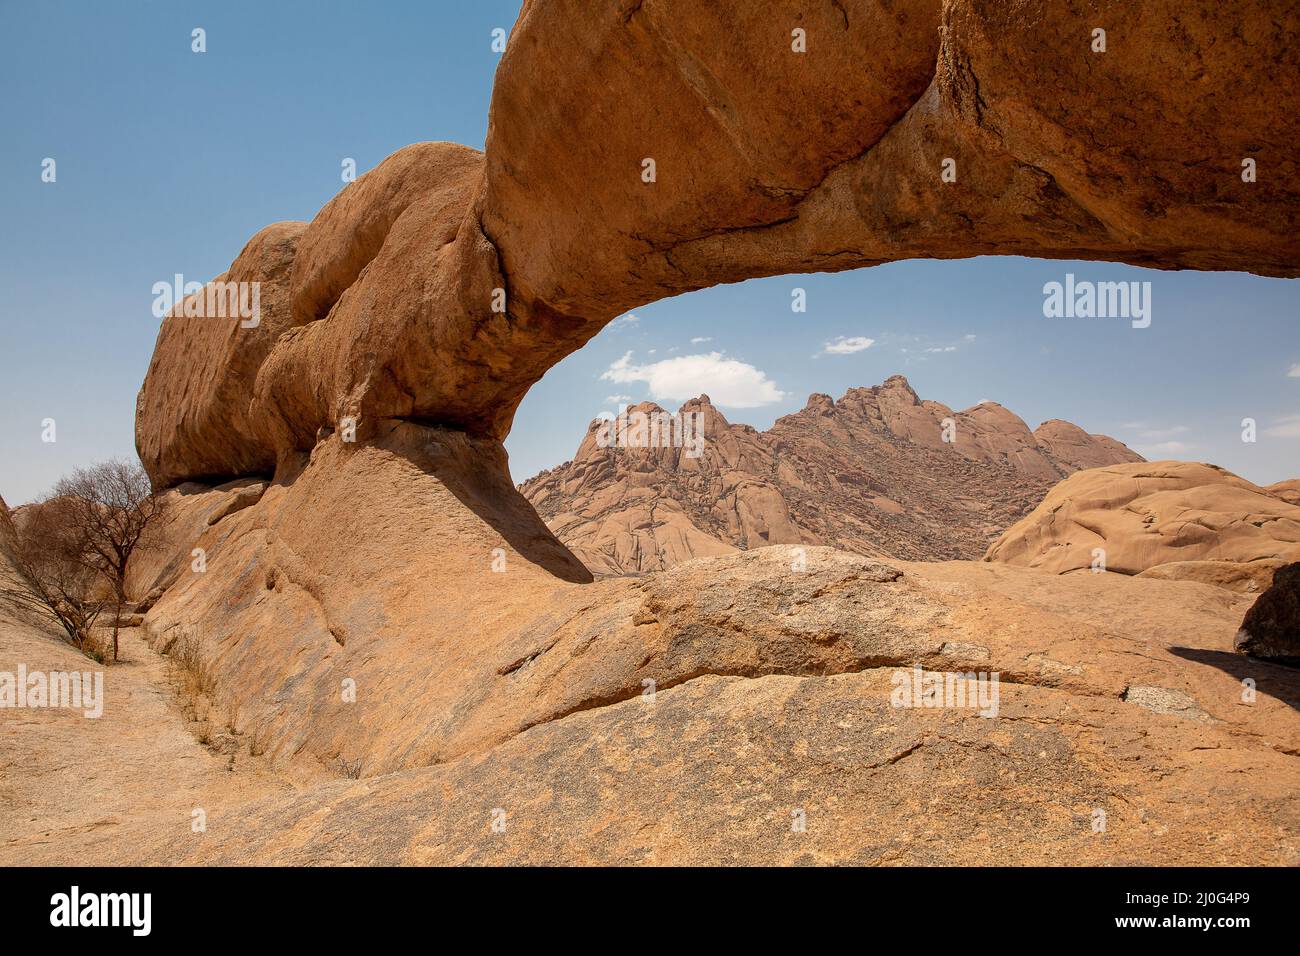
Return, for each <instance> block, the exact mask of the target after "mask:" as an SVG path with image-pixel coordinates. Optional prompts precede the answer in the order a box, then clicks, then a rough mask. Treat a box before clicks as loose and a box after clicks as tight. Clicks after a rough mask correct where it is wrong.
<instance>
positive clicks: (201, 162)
mask: <svg viewBox="0 0 1300 956" xmlns="http://www.w3.org/2000/svg"><path fill="white" fill-rule="evenodd" d="M518 6H519V5H518V2H492V0H476V2H474V3H461V2H455V3H453V2H445V3H440V2H436V0H433V2H424V3H399V2H383V3H377V4H357V3H343V2H338V3H331V2H313V3H293V2H277V3H254V2H223V3H220V4H217V3H214V2H203V3H186V2H141V0H136V2H132V3H130V4H98V3H91V2H53V3H48V4H36V3H29V2H13V0H0V83H2V84H3V89H4V90H5V95H4V97H3V99H2V100H0V131H2V132H0V222H3V224H4V228H3V229H0V292H2V293H3V294H2V295H0V338H2V341H3V347H2V348H0V382H2V383H3V390H4V391H3V395H4V401H5V410H4V414H3V416H0V494H3V495H4V497H5V499H6V500H7V501H9V502H10V503H11V504H15V503H18V502H22V501H25V500H29V499H31V498H32V497H34V496H36V495H38V494H40V493H41V492H42V491H44V490H45V489H47V488H48V487H49V486H50V485H51V484H53V482H54V480H55V479H56V478H57V477H58V476H59V475H60V474H62V473H64V472H66V471H67V470H69V469H71V468H72V467H75V466H77V465H82V464H87V463H89V462H91V461H93V460H96V459H99V458H104V457H108V456H114V455H130V454H132V453H133V431H132V430H133V417H134V409H135V395H136V392H137V390H138V389H139V386H140V382H141V380H142V378H143V376H144V372H145V369H146V368H147V365H148V361H149V356H150V352H151V351H152V348H153V342H154V338H155V335H156V333H157V320H156V319H155V318H154V317H153V315H152V314H151V304H152V301H153V296H152V293H151V287H152V285H153V283H154V282H157V281H159V280H169V279H170V277H171V276H172V275H173V274H174V273H177V272H180V273H183V274H184V275H185V276H186V277H187V279H207V278H210V277H212V276H215V275H217V274H219V273H220V272H222V271H223V270H224V269H225V268H226V266H227V265H228V264H229V263H230V261H231V260H232V259H233V258H234V256H235V255H236V254H237V253H238V252H239V250H240V249H241V248H242V246H243V244H244V243H245V242H246V241H247V239H248V238H249V237H250V236H251V235H252V234H253V233H254V232H256V231H257V230H258V229H260V228H261V227H262V226H264V225H266V224H267V223H270V222H274V221H277V220H284V219H310V218H311V217H312V216H313V215H314V214H315V213H316V211H317V210H318V209H319V208H320V207H321V206H322V205H323V204H324V203H325V202H326V201H328V200H329V198H330V197H331V196H333V195H334V194H335V193H336V192H337V191H338V190H339V188H341V186H342V182H341V181H340V163H341V161H342V160H343V159H344V158H345V157H352V158H355V159H356V161H357V166H358V169H359V170H361V171H364V170H366V169H369V168H371V167H373V166H374V165H376V164H377V163H378V162H379V161H380V160H382V159H383V158H384V157H385V156H387V155H388V154H390V153H392V152H393V151H395V150H397V149H399V148H401V147H402V146H405V145H407V144H408V143H412V142H416V141H420V140H435V139H445V140H452V141H455V142H460V143H465V144H467V145H470V146H474V147H476V148H481V147H482V145H483V140H484V135H485V133H486V128H487V107H488V101H489V97H490V94H491V85H492V76H493V72H494V70H495V69H496V65H497V62H498V59H499V58H498V55H497V54H496V53H494V52H492V50H491V32H492V29H493V28H494V27H498V26H500V27H505V28H509V26H510V25H511V23H512V22H513V20H514V17H515V15H516V13H517V11H518ZM195 27H202V28H204V29H205V30H206V32H207V46H208V49H207V52H206V53H203V54H195V53H192V52H191V49H190V44H191V39H190V37H191V31H192V30H193V29H194V28H195ZM45 157H52V158H54V159H55V160H56V162H57V164H58V165H57V172H58V179H57V182H55V183H43V182H42V181H41V163H42V160H43V159H44V158H45ZM1067 272H1073V273H1074V274H1075V275H1076V276H1077V277H1078V278H1080V279H1091V280H1094V281H1104V280H1115V279H1128V280H1139V281H1150V282H1151V283H1152V297H1153V299H1152V301H1153V314H1152V323H1151V326H1150V327H1149V328H1146V329H1134V328H1132V327H1131V326H1130V325H1129V323H1128V322H1126V321H1124V320H1120V319H1047V318H1044V316H1043V312H1042V304H1043V293H1042V288H1043V284H1044V283H1045V282H1049V281H1063V280H1064V277H1065V274H1066V273H1067ZM796 287H800V288H803V289H805V290H806V293H807V299H808V308H807V312H806V313H802V314H794V313H792V312H791V309H790V301H791V300H790V291H791V289H793V288H796ZM634 314H635V316H636V319H635V321H631V320H629V321H622V322H618V323H615V324H613V325H611V326H610V327H608V328H606V329H605V330H604V331H603V332H602V333H601V334H600V335H599V336H597V338H596V339H595V340H593V341H592V342H591V343H590V344H589V345H588V346H587V347H586V348H585V349H583V350H582V351H581V352H579V353H577V354H575V355H573V356H570V357H569V358H568V359H566V360H565V361H564V362H562V363H561V364H560V365H558V366H557V367H556V368H554V369H552V370H551V371H550V372H549V373H548V374H547V376H546V377H545V378H544V379H543V380H542V382H541V383H540V384H539V385H538V386H537V387H535V388H534V390H533V391H532V393H530V395H529V396H528V398H527V399H526V400H525V402H524V405H523V407H522V408H521V410H520V412H519V415H518V417H517V418H516V425H515V429H514V432H513V433H512V434H511V436H510V439H509V441H508V442H507V447H508V449H509V450H510V454H511V467H512V471H513V473H514V476H515V478H516V479H517V480H522V479H523V478H526V477H528V476H530V475H532V474H534V473H535V472H536V471H538V470H539V469H541V468H543V467H547V466H550V465H554V464H557V463H559V462H561V461H564V460H566V459H567V458H568V457H569V456H570V455H571V454H572V452H573V450H574V449H575V448H576V447H577V444H578V441H579V439H580V438H581V435H582V433H583V431H584V429H585V426H586V424H587V422H588V421H589V420H590V419H591V418H593V417H595V416H596V415H598V414H599V413H600V412H602V411H615V410H616V404H615V402H616V397H617V396H627V397H628V398H630V399H632V400H641V399H644V398H647V397H659V398H661V399H662V400H663V404H667V405H674V407H675V401H674V399H675V398H676V397H678V396H675V395H672V394H664V392H665V391H666V392H670V393H671V392H685V391H687V390H691V389H693V391H692V392H691V393H692V394H694V393H697V392H698V391H707V392H709V393H710V394H711V395H713V398H714V399H715V402H717V403H718V404H719V405H720V406H721V407H722V408H723V411H724V412H725V413H726V414H727V415H728V417H729V418H731V419H732V420H733V421H744V422H748V423H750V424H753V425H755V426H758V427H766V426H767V425H769V424H770V423H771V422H772V421H773V420H774V419H775V418H776V417H778V416H779V415H782V414H786V413H788V412H791V411H794V410H797V409H798V408H800V407H802V405H803V404H804V402H805V401H806V399H807V396H808V394H809V393H811V392H828V393H830V394H831V395H834V396H836V397H838V396H839V395H840V394H842V393H843V391H844V390H845V389H846V388H849V387H852V386H855V385H871V384H876V383H878V382H880V381H882V380H883V379H884V378H886V377H887V376H889V375H891V374H894V373H902V374H905V375H907V376H908V378H909V379H910V380H911V382H912V384H913V386H914V387H915V388H916V390H917V392H919V393H920V394H921V396H922V397H924V398H934V399H937V400H939V401H942V402H945V403H947V404H949V405H951V406H953V407H955V408H961V407H965V406H968V405H971V404H974V403H976V402H978V401H980V400H983V399H992V400H996V401H1000V402H1002V403H1003V404H1005V405H1007V406H1008V407H1009V408H1011V409H1013V410H1014V411H1016V412H1017V413H1019V414H1020V415H1021V416H1022V417H1023V418H1025V419H1026V420H1027V421H1028V422H1029V424H1030V426H1031V427H1032V426H1034V425H1037V424H1038V423H1039V422H1040V421H1042V420H1043V419H1046V418H1054V417H1059V418H1067V419H1069V420H1071V421H1074V422H1077V423H1078V424H1080V425H1082V426H1083V427H1085V428H1087V429H1089V430H1091V431H1104V432H1107V433H1109V434H1112V435H1115V436H1116V437H1118V438H1120V439H1122V440H1124V441H1126V442H1128V443H1129V444H1130V445H1132V446H1133V447H1134V448H1136V449H1138V450H1139V451H1141V452H1143V453H1144V454H1147V455H1149V456H1151V457H1156V456H1166V457H1182V458H1191V459H1196V460H1208V461H1213V462H1216V463H1218V464H1222V465H1223V466H1225V467H1227V468H1230V469H1232V470H1233V471H1236V472H1238V473H1240V474H1242V475H1243V476H1245V477H1247V478H1250V479H1252V480H1254V481H1259V482H1272V481H1276V480H1279V479H1281V478H1285V477H1294V476H1297V475H1300V326H1298V325H1297V317H1298V316H1300V282H1296V281H1285V280H1276V279H1263V278H1259V277H1254V276H1248V275H1241V274H1198V273H1165V272H1152V271H1146V270H1138V269H1132V268H1128V267H1122V266H1115V265H1108V264H1102V263H1059V262H1042V261H1036V260H1025V259H1012V258H997V259H994V258H984V259H976V260H968V261H964V262H910V263H896V264H893V265H889V266H883V267H879V268H876V269H869V270H860V271H857V272H852V273H840V274H836V275H818V276H798V277H795V276H784V277H779V278H773V279H764V280H757V281H753V282H748V283H744V284H741V285H736V286H724V287H717V288H713V289H707V290H704V291H702V292H696V293H692V294H690V295H686V296H680V297H678V298H675V299H671V300H666V301H663V302H659V303H654V304H652V305H648V306H646V307H644V308H641V309H637V310H635V313H634ZM841 338H850V339H851V338H868V339H872V340H873V343H872V344H871V345H870V347H867V348H865V349H861V350H859V351H855V352H843V353H842V354H825V346H826V344H827V343H830V342H835V341H836V340H838V339H841ZM692 339H697V340H703V339H708V341H695V342H692ZM859 344H860V343H859ZM927 350H928V351H927ZM629 353H631V354H630V355H629ZM692 355H694V356H701V358H699V359H696V360H695V361H694V362H692V363H689V365H690V366H691V367H683V365H682V363H675V364H671V365H665V364H662V363H665V362H672V360H674V359H680V358H681V357H683V356H692ZM620 363H621V364H620ZM612 366H613V367H615V370H614V371H613V372H612V373H611V371H610V370H611V367H612ZM746 366H747V367H749V368H748V370H746V368H745V367H746ZM692 368H693V371H692ZM1293 368H1294V369H1295V371H1296V374H1295V375H1289V374H1288V373H1289V372H1290V371H1291V370H1292V369H1293ZM620 369H621V371H620ZM728 372H730V373H735V374H737V376H738V377H737V378H736V380H735V382H734V383H733V384H732V386H730V389H731V390H730V392H728V388H729V386H727V384H726V382H725V381H724V380H723V378H722V376H723V375H724V374H725V373H728ZM602 375H604V376H606V377H604V378H602ZM620 379H621V380H620ZM697 385H698V388H696V387H695V386H697ZM719 389H721V392H719ZM723 394H727V395H729V397H730V398H731V399H732V400H733V401H734V402H736V405H746V404H751V403H755V404H752V407H736V405H732V406H727V405H724V404H723V403H722V401H721V400H720V396H721V395H723ZM680 397H682V398H684V397H686V395H685V394H682V395H680ZM1246 417H1251V418H1254V419H1256V420H1257V421H1258V426H1259V438H1258V441H1257V442H1255V443H1254V444H1247V443H1243V442H1242V441H1241V440H1240V432H1241V420H1242V418H1246ZM45 418H54V419H55V420H56V422H57V428H58V432H57V435H58V440H57V441H56V442H55V443H53V444H50V443H45V442H42V441H41V422H42V420H43V419H45Z"/></svg>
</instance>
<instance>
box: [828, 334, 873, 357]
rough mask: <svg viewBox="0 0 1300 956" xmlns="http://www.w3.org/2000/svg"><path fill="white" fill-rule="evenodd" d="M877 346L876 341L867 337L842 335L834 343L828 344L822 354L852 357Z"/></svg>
mask: <svg viewBox="0 0 1300 956" xmlns="http://www.w3.org/2000/svg"><path fill="white" fill-rule="evenodd" d="M875 344H876V340H875V339H869V338H867V337H866V336H865V335H851V336H848V337H845V336H843V335H841V336H840V337H839V338H837V339H836V340H835V341H834V342H827V343H826V347H825V348H824V349H822V354H823V355H852V354H853V353H854V352H861V351H863V350H865V349H869V348H871V346H873V345H875Z"/></svg>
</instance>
